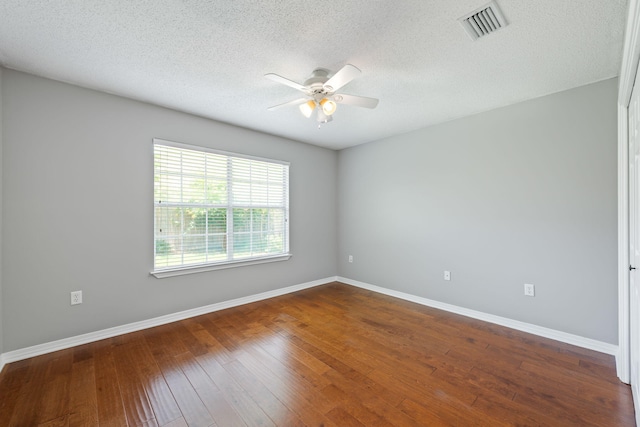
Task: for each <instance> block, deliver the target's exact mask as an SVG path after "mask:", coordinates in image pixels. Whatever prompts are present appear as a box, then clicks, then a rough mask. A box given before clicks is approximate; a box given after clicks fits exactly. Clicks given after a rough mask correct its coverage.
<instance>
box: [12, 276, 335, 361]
mask: <svg viewBox="0 0 640 427" xmlns="http://www.w3.org/2000/svg"><path fill="white" fill-rule="evenodd" d="M334 281H336V277H335V276H334V277H327V278H324V279H319V280H314V281H312V282H307V283H302V284H299V285H293V286H288V287H286V288H280V289H275V290H273V291H268V292H262V293H259V294H256V295H249V296H246V297H242V298H236V299H233V300H229V301H223V302H219V303H216V304H210V305H206V306H204V307H198V308H193V309H190V310H185V311H180V312H178V313H173V314H167V315H164V316H160V317H154V318H153V319H148V320H142V321H140V322H134V323H129V324H126V325H121V326H116V327H113V328H108V329H102V330H100V331H95V332H89V333H87V334H82V335H77V336H75V337H69V338H64V339H61V340H57V341H51V342H48V343H44V344H38V345H34V346H32V347H26V348H22V349H19V350H14V351H10V352H7V353H3V354H0V372H2V367H4V365H5V364H7V363H11V362H16V361H18V360H23V359H28V358H30V357H35V356H40V355H42V354H46V353H51V352H54V351H58V350H64V349H66V348H70V347H75V346H77V345H82V344H87V343H90V342H95V341H100V340H103V339H105V338H111V337H115V336H117V335H122V334H128V333H130V332H136V331H140V330H143V329H148V328H153V327H155V326H160V325H165V324H167V323H171V322H176V321H178V320H183V319H188V318H190V317H195V316H200V315H202V314H207V313H212V312H214V311H219V310H224V309H227V308H232V307H237V306H240V305H244V304H249V303H252V302H256V301H262V300H265V299H269V298H274V297H278V296H281V295H286V294H290V293H292V292H297V291H301V290H303V289H308V288H312V287H314V286H319V285H324V284H325V283H330V282H334Z"/></svg>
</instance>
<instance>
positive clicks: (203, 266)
mask: <svg viewBox="0 0 640 427" xmlns="http://www.w3.org/2000/svg"><path fill="white" fill-rule="evenodd" d="M156 145H161V146H167V147H172V148H177V149H185V150H192V151H197V152H204V153H212V154H216V155H221V156H225V157H227V162H228V161H229V158H231V159H233V158H238V159H243V160H254V161H259V162H267V163H271V164H277V165H282V166H284V167H285V169H284V172H285V178H284V187H283V191H284V201H283V206H282V207H281V208H280V209H283V210H284V228H283V234H284V236H283V239H284V242H283V243H284V246H285V247H284V248H283V252H282V253H277V254H274V255H261V256H252V257H243V258H239V259H229V248H228V247H227V259H226V260H223V261H213V262H211V261H209V262H206V263H198V264H191V265H179V266H169V267H159V268H158V267H156V256H157V253H156V243H157V237H158V236H157V235H156V208H157V207H158V206H160V204H157V203H156V182H155V172H156V164H155V147H156ZM151 148H152V159H153V165H152V168H153V175H154V179H153V191H152V194H153V268H152V270H151V272H150V274H151V275H152V276H154V277H156V278H165V277H173V276H178V275H183V274H192V273H200V272H204V271H214V270H221V269H227V268H234V267H242V266H247V265H256V264H264V263H270V262H277V261H286V260H288V259H289V258H291V256H292V254H291V252H290V248H289V237H290V233H289V187H290V183H289V167H290V163H289V162H287V161H283V160H275V159H269V158H264V157H258V156H252V155H247V154H241V153H234V152H229V151H223V150H217V149H213V148H209V147H202V146H197V145H191V144H184V143H181V142H175V141H169V140H165V139H160V138H153V141H152V146H151ZM229 173H230V172H229V170H227V171H226V176H227V182H229V180H230V176H229ZM230 192H231V187H230V186H228V187H227V200H226V202H225V203H226V209H227V216H226V218H227V220H226V221H227V224H229V223H230V222H231V223H233V210H234V208H236V209H252V208H253V207H252V206H253V205H251V204H250V205H248V206H244V207H240V206H237V205H234V203H233V201H232V198H231V197H229V194H230ZM180 204H181V205H183V207H189V206H188V205H184V202H181V203H180ZM191 206H192V207H196V208H202V207H203V206H204V205H198V204H195V203H194V204H192V205H191ZM205 207H206V206H205ZM259 208H260V207H258V208H256V209H259ZM267 209H268V208H267ZM230 213H231V215H230ZM227 227H228V228H227V232H226V233H225V236H227V238H229V233H230V232H229V225H228V226H227ZM230 227H231V230H232V228H233V224H231V225H230ZM236 234H237V233H236ZM231 235H232V237H231V240H232V241H233V230H232V231H231ZM231 248H232V249H233V245H231Z"/></svg>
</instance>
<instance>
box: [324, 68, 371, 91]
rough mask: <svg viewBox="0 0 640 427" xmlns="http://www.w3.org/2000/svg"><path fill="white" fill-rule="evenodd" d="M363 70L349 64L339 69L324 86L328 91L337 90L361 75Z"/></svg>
mask: <svg viewBox="0 0 640 427" xmlns="http://www.w3.org/2000/svg"><path fill="white" fill-rule="evenodd" d="M361 72H362V71H360V69H358V68H357V67H355V66H353V65H351V64H347V65H345V66H344V67H342V68H341V69H340V70H338V72H337V73H335V74H334V75H333V76H332V77H331V78H330V79H329V80H327V81H326V83H325V84H324V88H325V89H326V90H327V92H335V91H337V90H338V89H340V88H341V87H342V86H344V85H346V84H347V83H349V82H350V81H351V80H353V79H355V78H356V77H358V75H360V73H361Z"/></svg>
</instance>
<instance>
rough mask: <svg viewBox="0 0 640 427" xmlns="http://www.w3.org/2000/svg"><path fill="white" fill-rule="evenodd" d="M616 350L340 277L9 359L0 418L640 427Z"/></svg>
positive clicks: (121, 425) (54, 425)
mask: <svg viewBox="0 0 640 427" xmlns="http://www.w3.org/2000/svg"><path fill="white" fill-rule="evenodd" d="M615 372H616V371H615V360H614V359H613V358H612V357H611V356H610V355H604V354H601V353H597V352H594V351H590V350H587V349H583V348H578V347H574V346H571V345H569V344H564V343H559V342H556V341H553V340H550V339H547V338H541V337H537V336H533V335H531V334H527V333H524V332H521V331H515V330H512V329H508V328H505V327H502V326H499V325H495V324H489V323H485V322H482V321H479V320H476V319H471V318H466V317H462V316H458V315H455V314H452V313H447V312H443V311H440V310H437V309H433V308H430V307H425V306H421V305H417V304H414V303H412V302H409V301H404V300H398V299H395V298H393V297H389V296H387V295H380V294H376V293H375V292H372V291H368V290H364V289H359V288H355V287H351V286H348V285H344V284H340V283H329V284H326V285H323V286H317V287H313V288H309V289H306V290H303V291H299V292H295V293H292V294H287V295H282V296H279V297H275V298H272V299H268V300H263V301H258V302H254V303H251V304H246V305H244V306H240V307H235V308H230V309H225V310H221V311H218V312H213V313H209V314H206V315H202V316H197V317H194V318H191V319H186V320H183V321H179V322H174V323H170V324H166V325H163V326H159V327H154V328H150V329H147V330H144V331H140V332H134V333H131V334H126V335H120V336H117V337H113V338H109V339H106V340H102V341H98V342H95V343H91V344H86V345H83V346H78V347H75V348H73V349H68V350H63V351H60V352H56V353H50V354H46V355H43V356H38V357H35V358H32V359H27V360H23V361H19V362H15V363H11V364H8V365H7V366H5V368H4V370H3V371H2V372H1V373H0V426H5V425H6V426H41V427H44V426H46V427H74V426H114V427H125V426H131V427H133V426H147V427H151V426H164V427H166V426H168V427H185V426H206V427H213V426H237V427H242V426H286V427H289V426H301V427H302V426H313V427H316V426H324V427H343V426H410V427H420V426H451V425H459V426H492V427H493V426H503V425H504V426H506V425H527V426H592V425H593V426H596V425H597V426H621V427H624V426H633V425H635V414H634V408H633V399H632V396H631V392H630V388H629V386H627V385H624V384H622V383H620V381H619V380H618V379H617V378H616V375H615Z"/></svg>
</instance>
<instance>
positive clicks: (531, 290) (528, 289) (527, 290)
mask: <svg viewBox="0 0 640 427" xmlns="http://www.w3.org/2000/svg"><path fill="white" fill-rule="evenodd" d="M524 294H525V295H526V296H528V297H535V296H536V288H535V286H533V285H532V284H531V283H525V284H524Z"/></svg>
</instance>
